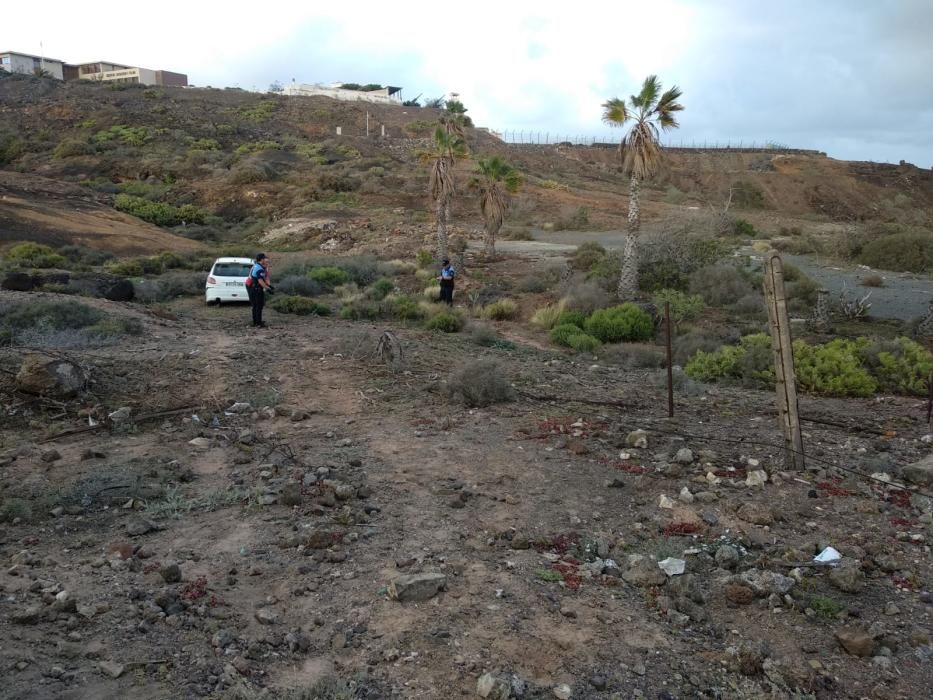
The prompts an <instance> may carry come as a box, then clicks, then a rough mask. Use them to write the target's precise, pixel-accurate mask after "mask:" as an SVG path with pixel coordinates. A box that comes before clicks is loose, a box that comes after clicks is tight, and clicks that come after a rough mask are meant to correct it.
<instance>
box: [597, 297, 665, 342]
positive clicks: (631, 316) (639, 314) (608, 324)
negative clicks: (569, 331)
mask: <svg viewBox="0 0 933 700" xmlns="http://www.w3.org/2000/svg"><path fill="white" fill-rule="evenodd" d="M584 328H585V330H586V332H587V333H589V334H590V335H592V336H593V337H594V338H597V339H598V340H600V341H602V342H604V343H618V342H622V341H632V340H635V341H637V340H648V339H649V338H652V337H653V336H654V321H652V320H651V316H649V315H648V314H647V313H645V312H644V311H643V310H642V309H640V308H639V307H638V306H637V305H636V304H633V303H631V302H628V303H625V304H622V305H620V306H612V307H610V308H608V309H600V310H598V311H594V312H593V313H592V314H590V316H589V318H587V319H586V324H585V326H584Z"/></svg>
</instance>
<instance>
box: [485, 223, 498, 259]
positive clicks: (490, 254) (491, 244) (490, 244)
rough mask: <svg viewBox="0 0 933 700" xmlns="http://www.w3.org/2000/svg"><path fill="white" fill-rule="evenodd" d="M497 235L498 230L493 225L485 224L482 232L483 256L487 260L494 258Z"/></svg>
mask: <svg viewBox="0 0 933 700" xmlns="http://www.w3.org/2000/svg"><path fill="white" fill-rule="evenodd" d="M498 233H499V228H498V227H497V226H496V225H495V224H491V223H489V222H487V223H486V228H485V230H484V234H485V235H484V236H483V243H484V250H483V254H484V255H485V256H486V257H487V258H494V257H495V256H496V235H497V234H498Z"/></svg>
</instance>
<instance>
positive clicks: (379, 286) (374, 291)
mask: <svg viewBox="0 0 933 700" xmlns="http://www.w3.org/2000/svg"><path fill="white" fill-rule="evenodd" d="M394 290H395V282H394V281H392V280H390V279H389V278H387V277H382V278H380V279H377V280H376V281H375V282H373V283H372V285H371V286H370V287H369V289H368V290H367V292H366V294H367V296H369V297H370V298H371V299H374V300H375V301H382V300H383V299H385V298H386V297H387V296H388V295H389V294H391V293H392V292H393V291H394Z"/></svg>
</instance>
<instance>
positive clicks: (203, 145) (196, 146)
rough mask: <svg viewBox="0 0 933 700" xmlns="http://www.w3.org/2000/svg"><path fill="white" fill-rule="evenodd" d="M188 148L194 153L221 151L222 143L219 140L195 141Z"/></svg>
mask: <svg viewBox="0 0 933 700" xmlns="http://www.w3.org/2000/svg"><path fill="white" fill-rule="evenodd" d="M188 148H190V149H191V150H192V151H219V150H220V143H219V142H218V141H217V139H195V140H194V141H192V142H191V143H190V144H189V146H188Z"/></svg>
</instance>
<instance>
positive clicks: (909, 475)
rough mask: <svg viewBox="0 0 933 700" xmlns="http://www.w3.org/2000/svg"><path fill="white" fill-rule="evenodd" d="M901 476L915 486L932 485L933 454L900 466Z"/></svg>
mask: <svg viewBox="0 0 933 700" xmlns="http://www.w3.org/2000/svg"><path fill="white" fill-rule="evenodd" d="M901 478H903V479H904V480H905V481H909V482H910V483H912V484H916V485H917V486H933V455H930V456H929V457H925V458H924V459H921V460H920V461H919V462H914V463H913V464H908V465H907V466H906V467H901Z"/></svg>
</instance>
